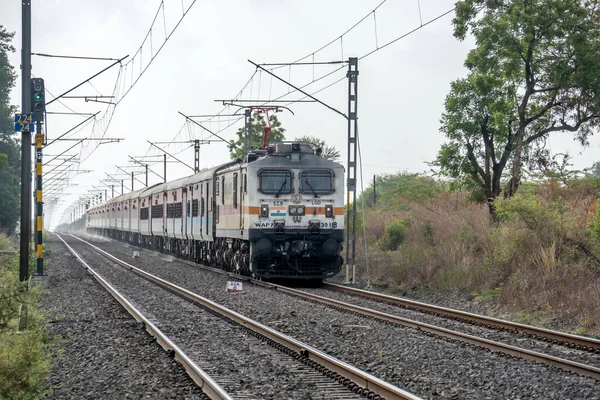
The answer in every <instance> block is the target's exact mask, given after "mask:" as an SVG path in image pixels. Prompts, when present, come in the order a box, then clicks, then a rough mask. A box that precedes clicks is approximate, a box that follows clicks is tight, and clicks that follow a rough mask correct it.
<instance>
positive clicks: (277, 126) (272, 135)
mask: <svg viewBox="0 0 600 400" xmlns="http://www.w3.org/2000/svg"><path fill="white" fill-rule="evenodd" d="M269 122H270V124H271V132H269V143H271V144H274V143H280V142H282V141H284V140H285V135H284V132H285V129H284V128H283V127H282V126H281V122H279V119H277V115H275V114H271V115H269ZM265 126H267V121H266V120H265V117H264V115H263V114H262V113H261V112H260V111H254V113H252V116H251V117H250V127H249V129H248V149H250V148H252V147H254V148H259V147H261V146H262V143H263V132H264V128H265ZM236 135H237V140H236V141H235V142H234V144H235V146H231V145H230V146H229V156H230V157H231V159H232V160H235V159H237V158H240V159H243V158H244V156H245V155H244V128H243V127H242V128H240V129H238V130H237V132H236Z"/></svg>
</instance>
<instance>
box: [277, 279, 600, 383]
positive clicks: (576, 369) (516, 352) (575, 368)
mask: <svg viewBox="0 0 600 400" xmlns="http://www.w3.org/2000/svg"><path fill="white" fill-rule="evenodd" d="M269 285H272V286H273V287H274V288H275V289H276V290H278V291H280V292H283V293H288V294H291V295H294V296H298V297H301V298H305V299H309V300H313V301H315V302H318V303H321V304H325V305H329V306H331V307H333V308H337V309H341V310H345V311H349V312H352V313H355V314H358V315H363V316H367V317H370V318H373V319H377V320H381V321H387V322H390V323H395V324H399V325H403V326H407V327H410V328H414V329H416V330H419V331H422V332H427V333H429V334H432V335H436V336H440V337H444V338H447V339H450V340H456V341H459V342H464V343H467V344H470V345H473V346H475V347H482V348H486V349H489V350H491V351H492V352H498V353H503V354H508V355H510V356H513V357H519V358H523V359H526V360H531V361H535V362H537V363H542V364H547V365H551V366H554V367H556V368H560V369H562V370H565V371H570V372H573V373H576V374H579V375H584V376H589V377H591V378H594V379H597V380H600V368H597V367H593V366H591V365H586V364H582V363H578V362H575V361H571V360H566V359H563V358H560V357H555V356H551V355H549V354H544V353H539V352H536V351H533V350H528V349H523V348H521V347H517V346H512V345H509V344H506V343H501V342H496V341H493V340H489V339H484V338H480V337H477V336H473V335H469V334H466V333H462V332H458V331H453V330H450V329H447V328H442V327H439V326H435V325H431V324H427V323H425V322H419V321H414V320H411V319H408V318H403V317H399V316H397V315H393V314H387V313H384V312H381V311H377V310H373V309H370V308H366V307H361V306H357V305H354V304H350V303H346V302H343V301H339V300H335V299H330V298H328V297H324V296H319V295H316V294H312V293H307V292H303V291H301V290H297V289H292V288H288V287H285V286H280V285H276V284H273V283H270V284H269Z"/></svg>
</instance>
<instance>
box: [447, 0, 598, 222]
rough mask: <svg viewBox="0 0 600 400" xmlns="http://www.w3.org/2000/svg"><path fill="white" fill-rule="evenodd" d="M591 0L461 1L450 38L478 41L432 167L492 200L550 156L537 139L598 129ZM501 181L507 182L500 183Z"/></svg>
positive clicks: (455, 86) (452, 99)
mask: <svg viewBox="0 0 600 400" xmlns="http://www.w3.org/2000/svg"><path fill="white" fill-rule="evenodd" d="M599 10H600V7H599V2H598V1H597V0H514V1H499V0H463V1H459V2H457V3H456V17H455V18H454V20H453V23H454V36H455V37H457V38H458V39H459V40H464V38H465V37H466V35H467V34H468V33H471V34H472V35H473V36H474V38H475V41H476V46H475V48H474V49H472V50H471V51H470V52H469V54H468V56H467V59H466V61H465V65H466V67H467V68H468V69H469V74H468V76H467V77H466V78H464V79H459V80H457V81H455V82H453V83H452V87H451V90H450V93H449V94H448V96H447V98H446V103H445V112H444V114H443V115H442V121H441V122H442V126H441V131H442V132H444V133H445V134H446V136H447V138H448V139H449V141H448V142H447V143H446V144H444V145H443V146H442V149H441V150H440V153H439V155H438V158H437V163H438V165H439V166H440V167H441V170H442V172H443V173H446V174H447V175H450V176H453V177H456V178H462V180H463V181H464V182H466V183H467V184H468V185H471V186H472V187H473V188H474V189H475V190H476V191H477V192H478V193H479V194H480V195H481V197H482V198H485V199H487V201H488V202H489V204H490V212H491V213H492V214H493V213H494V209H493V200H494V199H495V198H496V197H497V196H499V195H500V193H502V192H504V196H505V197H510V196H512V195H514V194H515V193H516V192H517V190H518V188H519V185H520V183H521V177H522V170H523V164H524V163H531V164H535V163H540V162H544V159H547V158H548V153H547V152H546V151H544V148H543V143H544V140H545V139H546V138H547V137H548V135H549V134H551V133H553V132H571V133H573V134H574V137H575V138H576V139H577V140H579V141H580V142H581V143H582V145H587V144H588V142H587V139H588V137H589V136H590V135H591V134H592V133H593V132H594V131H595V130H596V129H597V128H598V126H599V125H600V114H599V110H600V78H599V77H600V51H599V48H600V27H599V24H598V21H599V19H600V12H599ZM503 182H504V187H502V186H503V185H502V184H503Z"/></svg>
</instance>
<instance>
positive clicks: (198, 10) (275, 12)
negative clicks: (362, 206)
mask: <svg viewBox="0 0 600 400" xmlns="http://www.w3.org/2000/svg"><path fill="white" fill-rule="evenodd" d="M190 2H191V0H183V1H181V0H165V25H166V28H167V30H170V29H172V27H173V25H174V23H176V21H177V20H178V19H179V17H180V16H181V7H182V3H183V4H184V7H186V6H187V5H189V4H190ZM32 3H33V4H32V15H33V17H32V19H33V32H32V51H33V52H38V53H49V54H57V55H77V56H93V57H111V58H119V57H122V56H124V55H127V54H129V55H130V56H133V54H134V53H135V52H136V50H137V49H138V48H139V46H140V44H141V43H142V40H143V38H144V36H145V35H146V32H147V31H148V28H149V27H150V24H151V22H152V19H153V18H154V15H155V13H156V10H157V7H158V6H159V4H160V2H159V1H158V0H152V1H149V0H127V1H122V0H121V1H117V0H88V1H80V0H79V1H76V0H44V1H42V0H33V1H32ZM380 3H381V0H362V1H356V0H353V1H348V0H346V1H344V0H328V1H323V0H321V1H317V0H304V1H298V0H280V1H275V0H254V1H244V0H230V1H201V0H198V1H196V3H195V4H194V5H193V7H192V8H191V10H190V12H189V14H188V15H187V16H186V17H185V18H184V19H183V22H182V23H181V25H180V26H179V28H178V29H177V30H176V31H175V33H174V34H173V36H172V37H171V39H170V40H169V41H168V42H167V44H166V45H165V47H164V48H163V50H162V52H161V53H160V54H159V55H158V56H157V57H156V59H155V60H154V62H153V63H152V65H151V66H150V67H149V68H148V70H147V71H146V72H145V73H144V75H143V76H142V77H141V79H140V80H139V82H138V83H137V84H136V85H135V86H134V87H133V89H132V90H131V92H130V93H129V94H128V95H127V96H126V97H125V98H124V100H123V101H122V102H120V103H119V106H118V107H117V108H116V112H115V114H114V118H113V120H112V123H111V125H110V127H109V129H108V131H107V134H106V136H107V137H120V138H124V139H125V140H124V141H123V142H121V143H118V144H105V145H102V146H100V147H99V148H98V149H97V150H96V151H95V152H94V153H93V154H92V156H91V157H89V158H88V159H87V160H86V161H85V162H83V163H82V164H81V166H80V169H82V170H94V172H93V173H88V174H82V175H79V176H78V177H76V178H75V179H74V180H73V181H72V183H74V184H76V185H77V186H73V187H71V188H68V189H66V190H65V193H67V194H68V195H65V196H63V197H62V198H61V200H60V203H59V205H58V206H56V207H54V209H53V210H51V211H52V212H54V213H55V214H54V216H53V218H52V219H51V223H52V225H56V224H58V223H60V222H61V221H59V217H60V216H61V215H62V213H63V211H64V210H65V208H66V207H67V206H70V205H71V204H72V202H73V201H74V200H76V199H77V198H78V197H79V195H80V194H81V193H85V192H86V191H87V190H88V189H90V188H91V185H95V186H100V184H99V180H100V179H105V178H106V175H104V173H105V172H106V173H109V174H114V173H115V172H116V168H115V165H119V166H126V165H131V163H129V162H128V157H127V155H133V156H137V155H144V154H146V153H147V152H148V154H159V152H158V151H155V150H151V151H149V150H148V149H149V145H148V143H147V142H146V140H150V141H170V140H172V139H173V138H174V137H175V136H176V135H177V133H178V132H179V130H180V128H181V127H182V126H183V125H184V118H183V117H181V116H180V115H179V114H178V113H177V111H181V112H183V113H186V114H213V113H217V112H219V111H221V109H222V108H223V107H222V106H221V104H219V103H216V102H214V100H215V99H231V98H234V97H235V96H236V95H237V93H238V92H239V90H240V89H241V88H242V87H243V86H244V84H245V83H246V82H247V81H248V80H249V78H250V77H251V76H252V74H253V73H254V71H255V68H254V66H252V65H251V64H249V63H248V62H247V61H246V60H247V59H251V60H253V61H255V62H259V63H266V62H289V61H294V60H296V59H298V58H300V57H302V56H305V55H307V54H311V53H312V52H314V51H315V50H317V49H319V48H320V47H321V46H323V45H324V44H326V43H328V42H329V41H331V40H333V39H335V38H336V37H339V36H340V35H341V34H342V33H343V32H345V31H346V30H347V29H348V28H350V27H351V26H352V25H354V24H355V23H356V22H357V21H358V20H360V19H361V18H362V17H364V16H365V15H367V14H368V13H369V12H370V11H372V10H373V9H374V8H375V7H377V6H378V5H379V4H380ZM453 3H454V1H453V0H420V9H421V18H422V21H423V22H426V21H428V20H430V19H432V18H435V17H436V16H438V15H440V14H442V13H443V12H445V11H447V10H449V9H451V8H452V7H453ZM0 10H2V13H1V18H0V24H3V25H5V27H6V28H7V29H8V30H9V31H16V32H17V34H16V36H15V41H14V43H13V44H14V46H15V47H16V48H17V52H16V53H14V54H12V55H11V62H12V64H13V65H14V66H15V67H17V71H18V72H19V80H18V82H17V87H15V89H14V90H13V92H12V103H13V104H16V105H20V103H21V90H20V88H21V81H20V79H21V78H20V70H19V68H18V66H19V65H20V53H19V52H20V48H21V35H20V30H21V1H17V0H0ZM452 17H453V14H451V15H448V16H446V17H443V18H442V19H440V20H438V21H436V22H433V23H432V24H431V25H429V26H427V27H424V28H423V29H421V30H420V31H418V32H415V33H413V34H411V35H410V36H408V37H406V38H404V39H402V40H400V41H398V42H396V43H394V44H392V45H390V46H388V47H387V48H385V49H382V50H380V51H378V52H377V53H375V54H373V55H371V56H369V57H368V58H366V59H364V60H361V61H360V63H359V71H360V75H359V84H358V85H359V89H358V92H359V100H358V115H359V129H360V139H361V145H362V156H363V174H364V177H365V180H366V181H370V180H371V179H372V176H373V174H381V173H393V172H397V171H411V172H418V171H425V170H427V169H428V167H427V165H426V164H425V163H426V162H427V161H432V160H433V159H434V158H435V156H436V153H437V151H438V149H439V147H440V145H441V143H443V140H444V136H443V134H441V133H440V132H439V119H440V116H441V113H442V111H443V102H444V98H445V96H446V94H447V92H448V90H449V85H450V82H451V81H452V80H454V79H457V78H459V77H462V76H464V75H465V74H466V69H465V68H464V67H463V61H464V59H465V56H466V54H467V52H468V50H469V48H470V47H471V46H472V45H473V42H472V41H471V40H467V41H465V42H459V41H457V40H456V39H455V38H454V37H453V36H452V25H451V20H452ZM160 19H162V13H159V23H158V24H157V28H156V29H155V30H153V35H154V39H153V50H154V51H156V48H157V47H158V46H159V45H160V44H161V42H162V38H163V37H164V27H163V23H162V22H161V21H160ZM375 20H376V25H377V35H375ZM419 25H420V17H419V3H418V2H417V0H388V1H387V2H386V3H385V4H384V5H383V6H381V8H379V9H378V10H377V12H376V13H375V18H374V17H373V15H372V14H371V15H370V16H369V17H368V18H367V19H366V20H365V21H364V22H363V23H362V24H360V25H359V26H358V27H357V28H356V29H354V30H352V31H351V32H350V33H349V34H348V35H346V36H344V37H343V40H341V41H340V40H338V41H336V42H335V43H334V44H333V45H331V46H329V47H328V48H326V49H325V50H323V51H321V52H318V53H316V54H315V56H314V58H315V61H330V60H341V59H344V60H346V59H347V58H348V57H350V56H362V55H364V54H366V53H368V52H369V51H371V50H373V49H374V48H375V46H376V40H377V43H378V44H379V45H380V46H381V45H382V44H383V43H386V42H388V41H390V40H392V39H394V38H396V37H398V36H401V35H402V34H404V33H407V32H409V31H411V30H412V29H414V28H416V27H418V26H419ZM158 28H160V29H158ZM161 29H162V32H163V33H162V34H160V32H161ZM342 52H343V53H342ZM148 55H149V53H148V52H147V53H145V54H144V56H143V57H147V56H148ZM307 61H312V56H311V57H310V58H309V59H308V60H307ZM144 62H145V61H144ZM109 63H110V62H108V61H82V60H67V59H57V58H42V57H36V56H34V57H33V58H32V64H33V69H32V73H33V75H35V76H39V77H43V78H44V79H45V82H46V89H47V90H49V91H50V92H51V93H53V94H54V95H57V94H59V93H62V92H64V91H66V90H67V89H70V88H71V87H73V86H74V85H76V84H78V83H80V82H81V81H83V80H85V79H87V78H88V77H90V76H91V75H93V74H94V73H96V72H98V71H100V70H101V69H103V68H104V67H105V66H107V65H108V64H109ZM334 68H336V67H331V66H318V67H315V68H314V69H313V67H310V66H296V67H293V68H292V69H291V71H290V69H288V68H287V67H285V68H281V69H278V70H276V71H275V72H276V73H277V74H279V75H280V76H281V77H282V78H284V79H288V80H289V79H291V81H292V83H294V84H296V85H303V84H306V83H308V82H310V81H312V79H313V74H314V76H315V77H316V78H318V77H319V76H322V75H324V74H325V73H327V72H329V71H332V70H333V69H334ZM345 71H346V70H345V68H344V69H342V70H341V71H338V72H337V73H335V74H333V75H332V76H331V77H330V78H327V79H324V80H322V81H319V82H316V83H314V84H312V85H311V86H308V87H307V91H309V92H310V93H312V92H314V91H316V90H319V89H321V88H323V87H325V86H326V85H328V84H329V83H332V82H334V81H336V80H338V79H341V78H343V77H344V76H345ZM290 72H291V76H290ZM117 73H118V67H114V68H113V69H111V70H109V71H108V72H106V73H104V74H103V75H102V76H100V77H98V78H96V79H94V80H93V81H92V84H93V87H92V86H91V85H89V84H85V85H83V86H82V87H81V88H79V89H77V90H76V91H74V92H73V93H70V95H97V94H98V92H97V91H96V89H97V90H98V91H99V92H101V93H102V94H103V95H110V94H112V90H113V86H114V84H115V81H116V77H117ZM287 92H288V88H287V87H285V86H284V85H282V84H280V83H278V82H277V81H276V80H274V79H271V78H270V77H269V76H268V75H267V74H265V73H262V74H260V73H257V74H256V75H255V76H254V78H253V79H252V81H251V84H249V85H248V86H247V87H246V90H245V91H244V92H243V94H242V95H241V97H240V98H243V99H258V98H267V97H269V95H271V97H277V96H280V95H282V94H285V93H287ZM316 96H317V97H318V98H319V99H321V100H323V101H324V102H326V103H328V104H330V105H331V106H333V107H335V108H337V109H338V110H340V111H342V112H344V113H346V112H347V81H346V80H345V79H344V80H342V81H341V82H340V83H338V84H336V85H334V86H332V87H330V88H328V89H326V90H324V91H322V92H320V93H319V94H317V95H316ZM298 97H299V96H297V95H290V96H289V97H286V99H293V98H298ZM51 98H52V96H49V95H47V100H49V99H51ZM63 102H64V104H66V105H67V106H69V107H70V108H72V109H74V110H76V111H78V112H96V111H102V112H103V113H104V111H105V108H106V106H105V105H104V104H99V103H92V102H88V103H86V102H84V100H82V99H65V100H63ZM291 108H292V110H293V111H294V113H295V115H291V114H290V113H287V112H284V113H280V114H278V117H279V119H280V120H281V122H282V124H283V126H284V127H285V128H286V130H287V132H286V135H287V138H288V139H293V138H295V137H297V136H301V135H305V134H309V135H315V136H319V137H321V138H324V139H325V140H326V141H327V142H328V143H329V144H331V145H335V146H336V147H337V148H338V149H339V150H341V151H342V154H343V156H344V164H345V163H346V155H347V154H346V152H347V150H346V148H347V145H346V138H347V122H346V120H345V119H344V118H343V117H341V116H340V115H338V114H336V113H334V112H332V111H330V110H328V109H326V108H325V107H323V106H321V105H318V104H311V103H308V104H294V105H292V106H291ZM235 110H236V109H235V108H232V109H231V110H229V111H227V110H226V112H227V113H233V112H234V111H235ZM48 111H56V112H63V111H68V110H67V109H66V108H65V107H64V106H62V105H61V104H58V102H55V103H53V104H52V105H50V106H49V108H48ZM81 120H82V118H81V117H79V116H63V115H49V116H48V122H47V125H48V137H49V138H54V137H57V136H58V135H60V134H62V133H64V132H65V131H66V130H68V129H69V128H71V127H72V126H74V125H75V124H77V123H78V122H80V121H81ZM222 120H223V121H231V118H230V117H223V118H222ZM228 124H229V122H221V123H219V122H217V121H216V120H213V122H211V123H206V124H205V125H206V126H207V127H208V128H209V129H211V130H213V131H217V130H219V129H222V128H224V127H226V126H227V125H228ZM242 126H243V120H241V121H240V122H238V123H237V124H234V125H233V126H231V127H230V128H228V129H225V130H223V131H222V132H221V133H220V135H221V136H223V137H225V138H226V139H234V138H235V137H236V135H235V132H236V130H237V128H240V127H242ZM90 135H91V125H89V126H88V127H87V128H85V129H83V130H81V131H80V132H78V133H76V134H75V135H74V136H73V137H89V136H90ZM208 136H209V134H208V133H207V132H205V131H204V132H202V130H201V129H194V130H188V129H187V127H185V128H184V129H183V131H182V133H181V135H180V136H179V140H189V139H191V138H192V137H194V138H207V137H208ZM213 139H214V138H213ZM72 144H73V142H62V143H55V144H52V146H50V147H48V149H47V150H46V151H45V152H46V154H58V153H60V152H62V151H63V150H65V149H67V148H68V147H69V146H71V145H72ZM598 144H599V142H598V139H597V138H593V140H592V145H591V146H590V147H589V148H588V149H585V150H583V151H582V149H581V148H579V147H578V145H577V144H576V143H575V142H573V141H572V140H571V139H570V138H569V137H568V135H567V134H563V135H562V136H561V135H560V134H559V135H558V136H555V137H554V138H553V139H552V141H551V142H550V145H551V148H552V150H554V151H556V152H565V151H569V152H570V153H571V154H572V155H573V156H574V157H575V159H574V167H575V168H586V167H589V166H591V164H592V163H593V162H594V161H597V160H598V159H600V157H599V156H598ZM186 146H189V145H185V144H179V145H171V146H170V147H168V151H169V152H172V153H177V152H180V151H182V152H181V153H180V154H178V155H177V157H179V158H181V159H182V160H184V161H185V162H187V163H188V164H190V165H192V166H193V148H191V147H190V148H188V149H187V150H185V148H186ZM75 153H77V152H76V151H71V152H69V154H75ZM228 159H229V157H228V151H227V148H226V145H225V144H224V143H211V144H210V145H203V146H202V148H201V155H200V164H201V168H205V167H209V166H212V165H215V164H219V163H222V162H224V161H226V160H228ZM46 160H48V158H46ZM167 168H168V171H167V177H168V179H174V178H177V177H180V176H184V175H187V174H189V173H190V172H191V171H190V170H189V169H188V168H186V167H185V166H182V165H177V164H175V163H170V164H168V167H167ZM46 170H48V167H46ZM154 170H155V171H156V172H157V173H159V174H162V165H157V166H155V167H154ZM121 178H122V177H118V179H121ZM123 178H124V179H126V180H125V187H126V188H129V187H130V181H131V178H127V177H123ZM138 178H139V179H140V180H142V181H143V180H144V176H143V175H139V176H138ZM153 182H158V178H157V177H156V176H154V175H152V174H150V183H153ZM365 185H366V183H365ZM135 187H136V188H140V187H141V184H139V183H137V182H136V185H135ZM108 192H109V195H110V189H109V190H108ZM115 192H116V193H119V192H120V187H118V189H116V190H115ZM49 206H50V205H49V204H48V205H47V207H49ZM48 217H50V215H48V214H46V218H47V220H48ZM63 222H64V221H63Z"/></svg>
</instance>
